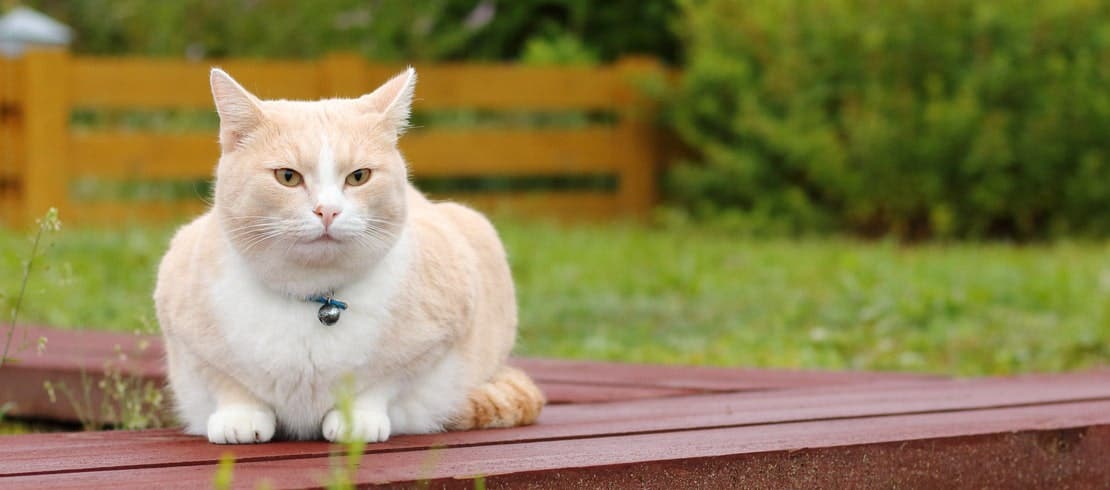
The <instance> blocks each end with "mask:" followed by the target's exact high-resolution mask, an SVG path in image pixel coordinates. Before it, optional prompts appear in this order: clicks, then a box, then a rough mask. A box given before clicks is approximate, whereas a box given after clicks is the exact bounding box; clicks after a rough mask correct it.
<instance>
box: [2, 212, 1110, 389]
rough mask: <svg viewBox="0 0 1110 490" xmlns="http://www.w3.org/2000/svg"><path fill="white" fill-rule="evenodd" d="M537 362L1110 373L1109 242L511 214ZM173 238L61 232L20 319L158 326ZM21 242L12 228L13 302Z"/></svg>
mask: <svg viewBox="0 0 1110 490" xmlns="http://www.w3.org/2000/svg"><path fill="white" fill-rule="evenodd" d="M498 226H499V229H500V231H501V233H502V235H503V237H504V239H505V242H506V244H507V247H508V249H509V251H510V256H511V260H512V265H513V270H514V273H515V275H516V280H517V287H518V295H519V301H520V311H521V315H520V319H521V334H520V340H519V343H518V348H517V352H518V354H521V355H529V356H551V357H570V358H592V359H609V360H621V361H638V362H658V363H687V364H708V365H721V366H758V367H778V368H818V369H844V368H853V369H878V370H905V371H921V372H934V373H945V374H955V375H979V374H1004V373H1014V372H1024V371H1059V370H1068V369H1077V368H1082V367H1086V366H1091V365H1096V364H1106V363H1110V314H1108V306H1107V305H1108V304H1110V301H1108V299H1110V245H1108V244H1107V243H1096V242H1086V243H1055V244H1045V245H1035V246H1014V245H1007V244H931V245H921V246H908V247H907V246H901V245H898V244H896V243H891V242H857V241H851V240H846V239H807V240H785V239H782V240H748V239H738V238H735V237H732V236H729V235H728V234H726V233H723V232H720V231H715V230H712V229H706V228H698V227H687V226H682V227H662V228H659V227H648V226H638V225H629V224H624V225H609V226H602V225H578V226H557V225H553V224H550V223H530V222H525V221H522V220H499V222H498ZM171 233H172V229H171V228H168V227H164V228H135V227H132V228H127V229H125V230H122V231H117V232H109V231H103V230H79V229H70V228H65V229H63V231H60V232H56V233H53V234H51V235H50V236H49V237H48V239H47V241H48V242H49V243H50V246H49V247H48V248H47V249H46V251H45V254H44V255H43V256H42V257H41V258H40V260H39V262H37V263H36V266H39V265H41V266H42V267H37V268H36V269H35V271H34V272H33V274H32V276H31V279H30V282H29V284H28V290H27V295H26V298H25V300H24V305H23V308H22V313H21V321H26V322H29V323H32V322H33V323H41V324H49V325H56V326H65V327H81V328H86V327H87V328H102V329H112V330H124V331H130V330H146V331H156V329H157V326H156V323H155V321H154V316H153V307H152V304H151V299H150V293H151V288H152V286H153V281H154V273H155V268H156V266H157V263H158V259H159V257H160V255H161V254H162V252H163V250H164V248H165V246H166V243H167V241H168V239H169V236H170V234H171ZM29 251H30V241H29V239H28V237H27V235H26V233H24V232H13V231H11V230H7V231H4V230H0V270H2V271H4V273H3V274H2V275H0V293H2V294H3V295H4V296H3V298H2V299H0V301H3V302H4V303H5V304H7V306H8V307H9V309H10V307H11V306H12V305H14V297H15V294H16V292H17V291H18V287H19V280H20V276H21V274H20V273H19V271H20V270H21V268H22V265H21V264H22V262H23V260H25V259H26V257H27V255H28V254H29Z"/></svg>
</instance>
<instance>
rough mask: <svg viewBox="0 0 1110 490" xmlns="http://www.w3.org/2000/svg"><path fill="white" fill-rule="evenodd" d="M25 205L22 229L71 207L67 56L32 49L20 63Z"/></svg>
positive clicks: (64, 213) (60, 53) (55, 52)
mask: <svg viewBox="0 0 1110 490" xmlns="http://www.w3.org/2000/svg"><path fill="white" fill-rule="evenodd" d="M22 62H23V94H22V97H21V99H22V106H23V107H22V113H23V155H24V159H23V161H24V168H23V203H24V216H25V220H26V223H28V224H31V223H34V220H35V219H37V218H39V217H41V216H42V215H43V214H45V213H46V210H47V209H49V208H50V207H55V208H58V214H59V216H60V217H61V218H62V219H63V220H64V219H66V216H67V213H66V210H67V209H66V208H67V207H68V205H69V192H68V190H69V177H70V176H69V173H68V172H66V167H67V165H66V159H67V158H68V155H67V153H68V146H69V91H68V87H67V84H68V82H69V53H68V52H67V51H66V50H64V49H35V50H30V51H28V52H27V53H26V54H25V55H24V57H23V59H22Z"/></svg>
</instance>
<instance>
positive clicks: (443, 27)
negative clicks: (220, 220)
mask: <svg viewBox="0 0 1110 490" xmlns="http://www.w3.org/2000/svg"><path fill="white" fill-rule="evenodd" d="M27 3H28V4H29V5H31V6H33V7H35V8H39V9H41V10H43V11H45V12H46V13H48V14H49V15H52V16H54V17H56V18H58V19H59V20H61V21H63V22H65V23H67V24H69V25H70V26H72V27H73V28H74V30H75V31H76V33H77V39H76V42H75V43H74V48H75V50H76V51H78V52H82V53H94V54H123V53H131V54H145V55H161V56H167V55H168V56H182V55H188V56H191V57H223V56H263V57H279V58H289V57H297V58H312V57H318V56H320V55H322V54H324V53H327V52H331V51H336V50H350V51H358V52H361V53H363V54H364V55H366V56H368V57H370V58H373V59H380V60H404V61H411V60H442V59H447V60H459V59H487V60H510V59H518V58H520V57H521V56H522V54H523V53H524V52H525V51H526V46H533V48H531V49H535V48H534V46H537V45H542V44H550V45H552V46H555V47H559V46H561V45H565V44H566V43H568V42H569V43H571V44H573V45H574V46H577V47H579V48H581V47H587V46H588V47H589V48H587V51H588V54H587V55H586V56H585V59H586V60H587V61H588V60H590V59H594V58H601V59H614V58H616V57H619V56H620V55H622V54H625V53H654V54H656V55H658V56H662V57H664V58H669V59H673V56H674V54H675V53H676V52H677V42H676V39H675V37H674V35H673V34H672V33H671V32H670V31H669V30H668V29H666V28H665V23H666V22H667V19H668V18H669V17H670V16H672V15H673V13H674V12H675V11H676V7H675V5H674V2H673V0H649V1H632V0H622V1H617V2H605V3H604V4H602V3H598V2H591V1H589V0H530V1H520V2H516V1H494V0H483V1H477V0H427V1H421V2H409V1H405V0H377V1H370V2H367V1H365V0H326V1H313V2H305V1H297V0H266V1H257V0H178V1H172V2H150V1H147V0H32V1H28V2H27Z"/></svg>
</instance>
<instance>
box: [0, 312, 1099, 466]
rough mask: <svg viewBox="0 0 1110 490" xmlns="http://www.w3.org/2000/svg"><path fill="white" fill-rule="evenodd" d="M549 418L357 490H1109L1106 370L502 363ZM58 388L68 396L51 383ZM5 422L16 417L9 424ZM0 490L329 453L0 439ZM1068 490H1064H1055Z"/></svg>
mask: <svg viewBox="0 0 1110 490" xmlns="http://www.w3.org/2000/svg"><path fill="white" fill-rule="evenodd" d="M23 335H25V336H26V337H27V338H30V339H32V343H33V339H35V338H37V337H38V336H40V335H42V336H46V337H47V338H48V339H49V340H48V342H47V349H46V351H45V352H43V353H37V352H35V351H27V350H24V351H22V352H19V353H17V354H18V356H19V357H21V361H22V362H19V363H16V364H10V365H5V367H4V368H3V369H0V399H4V398H3V397H8V398H7V399H13V398H11V397H12V396H15V397H16V398H14V399H15V401H17V402H19V403H20V404H21V405H20V407H18V409H17V411H16V413H34V414H37V415H44V414H49V412H50V410H55V411H56V413H55V415H56V416H58V417H62V418H64V417H66V416H72V414H68V415H67V414H66V413H65V409H64V408H58V407H59V406H60V405H59V404H57V403H55V404H50V405H44V403H43V402H42V399H43V398H45V391H44V390H42V382H43V381H44V380H46V379H59V378H65V379H69V380H70V381H71V382H80V376H81V373H85V376H86V377H88V376H91V374H89V373H100V372H102V371H103V369H104V363H105V361H108V360H110V361H112V362H115V363H117V365H118V366H120V367H121V369H124V370H125V371H127V372H130V373H133V374H134V375H135V376H137V379H141V380H150V381H152V382H159V383H161V382H163V381H164V371H163V367H162V356H163V354H162V348H161V343H160V341H159V339H158V338H156V337H151V336H136V335H129V334H112V333H104V332H68V331H56V330H52V329H29V330H27V331H26V334H23ZM512 362H513V363H514V364H515V365H517V366H520V367H522V368H523V369H525V370H526V371H527V372H528V373H529V374H531V375H532V376H533V377H534V378H535V379H536V380H537V383H538V384H539V385H540V387H541V389H543V390H544V391H545V393H547V395H548V396H549V397H550V398H551V400H552V401H553V402H555V404H553V405H551V406H548V407H547V408H546V409H545V410H544V413H543V415H542V416H541V418H540V420H539V423H538V424H536V425H533V426H529V427H519V428H514V429H504V430H484V431H471V432H453V433H444V434H430V435H417V436H396V437H394V438H392V439H391V440H390V441H388V442H385V443H381V444H372V445H369V446H367V448H366V451H365V453H364V454H363V456H362V458H361V465H360V467H359V472H358V474H357V478H356V482H357V483H360V484H370V483H392V484H395V485H398V486H406V485H411V484H413V483H414V482H418V481H422V480H430V481H431V482H432V483H433V484H434V485H433V486H435V487H445V488H452V487H457V488H472V487H473V486H474V482H473V481H471V480H470V478H472V477H474V476H475V475H485V478H486V481H487V484H489V485H492V486H513V487H531V488H566V487H604V486H609V487H622V488H623V487H630V486H631V487H658V488H672V487H675V486H679V485H681V486H696V487H721V486H727V487H739V488H747V487H764V488H778V487H844V486H852V487H946V486H951V484H952V483H953V482H958V483H959V484H960V485H962V486H969V487H988V486H989V487H1049V486H1052V487H1062V486H1065V487H1066V486H1068V485H1071V486H1073V487H1076V488H1081V487H1110V465H1107V464H1105V461H1106V455H1107V454H1110V370H1108V369H1103V370H1094V371H1088V372H1079V373H1068V374H1036V375H1025V376H1017V377H1001V378H980V379H963V380H960V379H947V378H943V377H937V376H921V375H914V374H898V373H858V372H847V373H838V372H806V371H767V370H753V369H727V368H704V367H682V366H654V365H637V364H615V363H605V362H595V361H566V360H553V359H523V358H517V359H513V360H512ZM66 377H68V378H66ZM19 410H24V412H20V411H19ZM0 441H2V444H0V488H89V487H93V488H103V487H113V488H150V487H154V486H158V487H166V488H196V487H207V486H209V485H210V483H211V481H212V477H213V475H214V474H215V471H216V465H217V462H218V461H219V459H220V458H221V456H223V455H224V454H225V453H228V452H230V453H233V454H234V455H235V457H236V460H237V462H236V465H235V470H234V475H235V484H236V487H240V488H253V487H254V486H255V485H256V484H258V483H259V482H261V481H263V480H268V481H269V482H270V484H271V486H272V487H273V488H303V487H313V486H318V485H320V484H321V483H322V481H323V479H324V478H325V475H326V473H327V472H328V469H329V465H330V464H331V463H330V462H329V461H332V460H335V459H336V458H335V456H336V454H337V453H338V452H340V451H341V450H342V448H341V447H340V446H337V445H332V444H328V443H325V442H276V443H270V444H261V445H246V446H217V445H211V444H208V443H207V441H206V440H205V439H204V438H202V437H192V436H186V435H183V434H181V433H180V431H179V430H176V429H159V430H148V431H119V432H85V433H67V434H30V435H22V436H7V437H4V438H3V439H0ZM1062 483H1063V484H1066V485H1062Z"/></svg>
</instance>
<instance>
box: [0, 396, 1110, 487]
mask: <svg viewBox="0 0 1110 490" xmlns="http://www.w3.org/2000/svg"><path fill="white" fill-rule="evenodd" d="M1075 428H1091V429H1086V430H1085V431H1084V435H1085V436H1086V437H1089V438H1090V439H1091V444H1093V445H1097V446H1098V447H1100V448H1110V440H1108V439H1110V401H1098V402H1080V403H1067V404H1056V405H1051V406H1026V407H1012V408H995V409H986V410H973V411H960V412H941V413H931V414H917V415H902V416H882V417H865V418H851V419H840V420H832V421H810V422H800V423H791V424H772V425H757V426H743V427H728V428H718V429H705V430H697V431H678V432H663V433H651V434H640V435H623V436H614V437H601V438H594V439H591V440H590V441H589V443H588V444H587V443H583V441H580V440H557V441H543V442H525V443H516V444H497V445H478V446H470V447H458V448H443V449H435V450H432V451H418V450H413V451H397V452H386V453H370V454H366V455H364V456H363V457H362V459H361V465H360V468H359V472H358V475H357V481H358V482H359V483H386V482H413V481H418V480H424V479H429V480H437V479H447V480H450V479H455V478H460V477H467V476H475V475H485V476H488V477H497V476H498V475H502V476H505V475H514V474H521V475H523V476H524V477H526V478H529V479H536V478H542V475H538V474H537V473H539V472H545V471H551V472H558V471H563V470H576V469H584V468H596V469H606V468H611V467H619V466H622V465H647V466H644V468H645V469H647V470H650V469H651V466H650V465H652V464H656V463H659V462H667V461H673V460H698V459H704V458H722V457H729V456H731V457H742V456H744V455H752V454H760V453H768V452H777V453H780V457H786V458H788V457H789V456H790V454H791V452H794V451H800V450H815V449H820V448H835V447H847V446H862V445H872V444H882V443H890V442H901V443H905V442H907V441H920V440H941V439H946V438H967V437H970V436H981V435H990V434H994V435H1003V436H1004V435H1007V434H1011V433H1015V432H1035V431H1042V432H1043V431H1059V430H1066V429H1075ZM1096 436H1097V437H1096ZM1018 456H1020V455H1018ZM1095 456H1098V457H1104V456H1105V453H1101V454H1099V453H1096V454H1095ZM1019 459H1020V458H1019ZM1095 461H1099V460H1095ZM327 468H328V458H327V457H323V456H320V457H311V458H302V459H282V460H277V461H253V462H249V461H248V462H244V461H241V462H238V463H237V464H236V465H235V471H234V475H235V482H236V485H237V486H242V487H244V488H250V487H253V486H254V485H255V484H257V483H259V482H260V481H261V480H263V479H268V480H269V481H270V483H271V484H272V485H274V488H301V487H306V486H315V485H319V484H320V482H321V479H322V477H323V475H324V474H325V471H326V470H327ZM860 471H861V472H864V473H865V472H866V471H867V468H862V469H860ZM932 471H933V472H936V471H938V469H936V468H934V469H932ZM941 471H942V470H941ZM1100 471H1101V473H1096V474H1094V475H1091V477H1094V478H1098V477H1100V475H1101V477H1102V478H1107V480H1106V481H1108V482H1110V470H1107V469H1106V468H1105V467H1104V468H1103V469H1102V470H1100ZM214 472H215V465H213V464H205V465H190V466H169V467H155V468H128V469H122V470H106V471H91V472H70V473H53V474H40V475H27V476H15V477H7V478H4V479H3V480H0V484H2V485H3V486H4V487H5V488H46V487H50V488H69V487H73V488H78V487H81V488H88V487H109V486H110V487H113V488H150V487H154V486H157V487H166V488H189V487H194V488H195V487H197V486H198V485H199V486H205V485H208V484H209V483H210V482H211V480H212V476H213V474H214Z"/></svg>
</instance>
